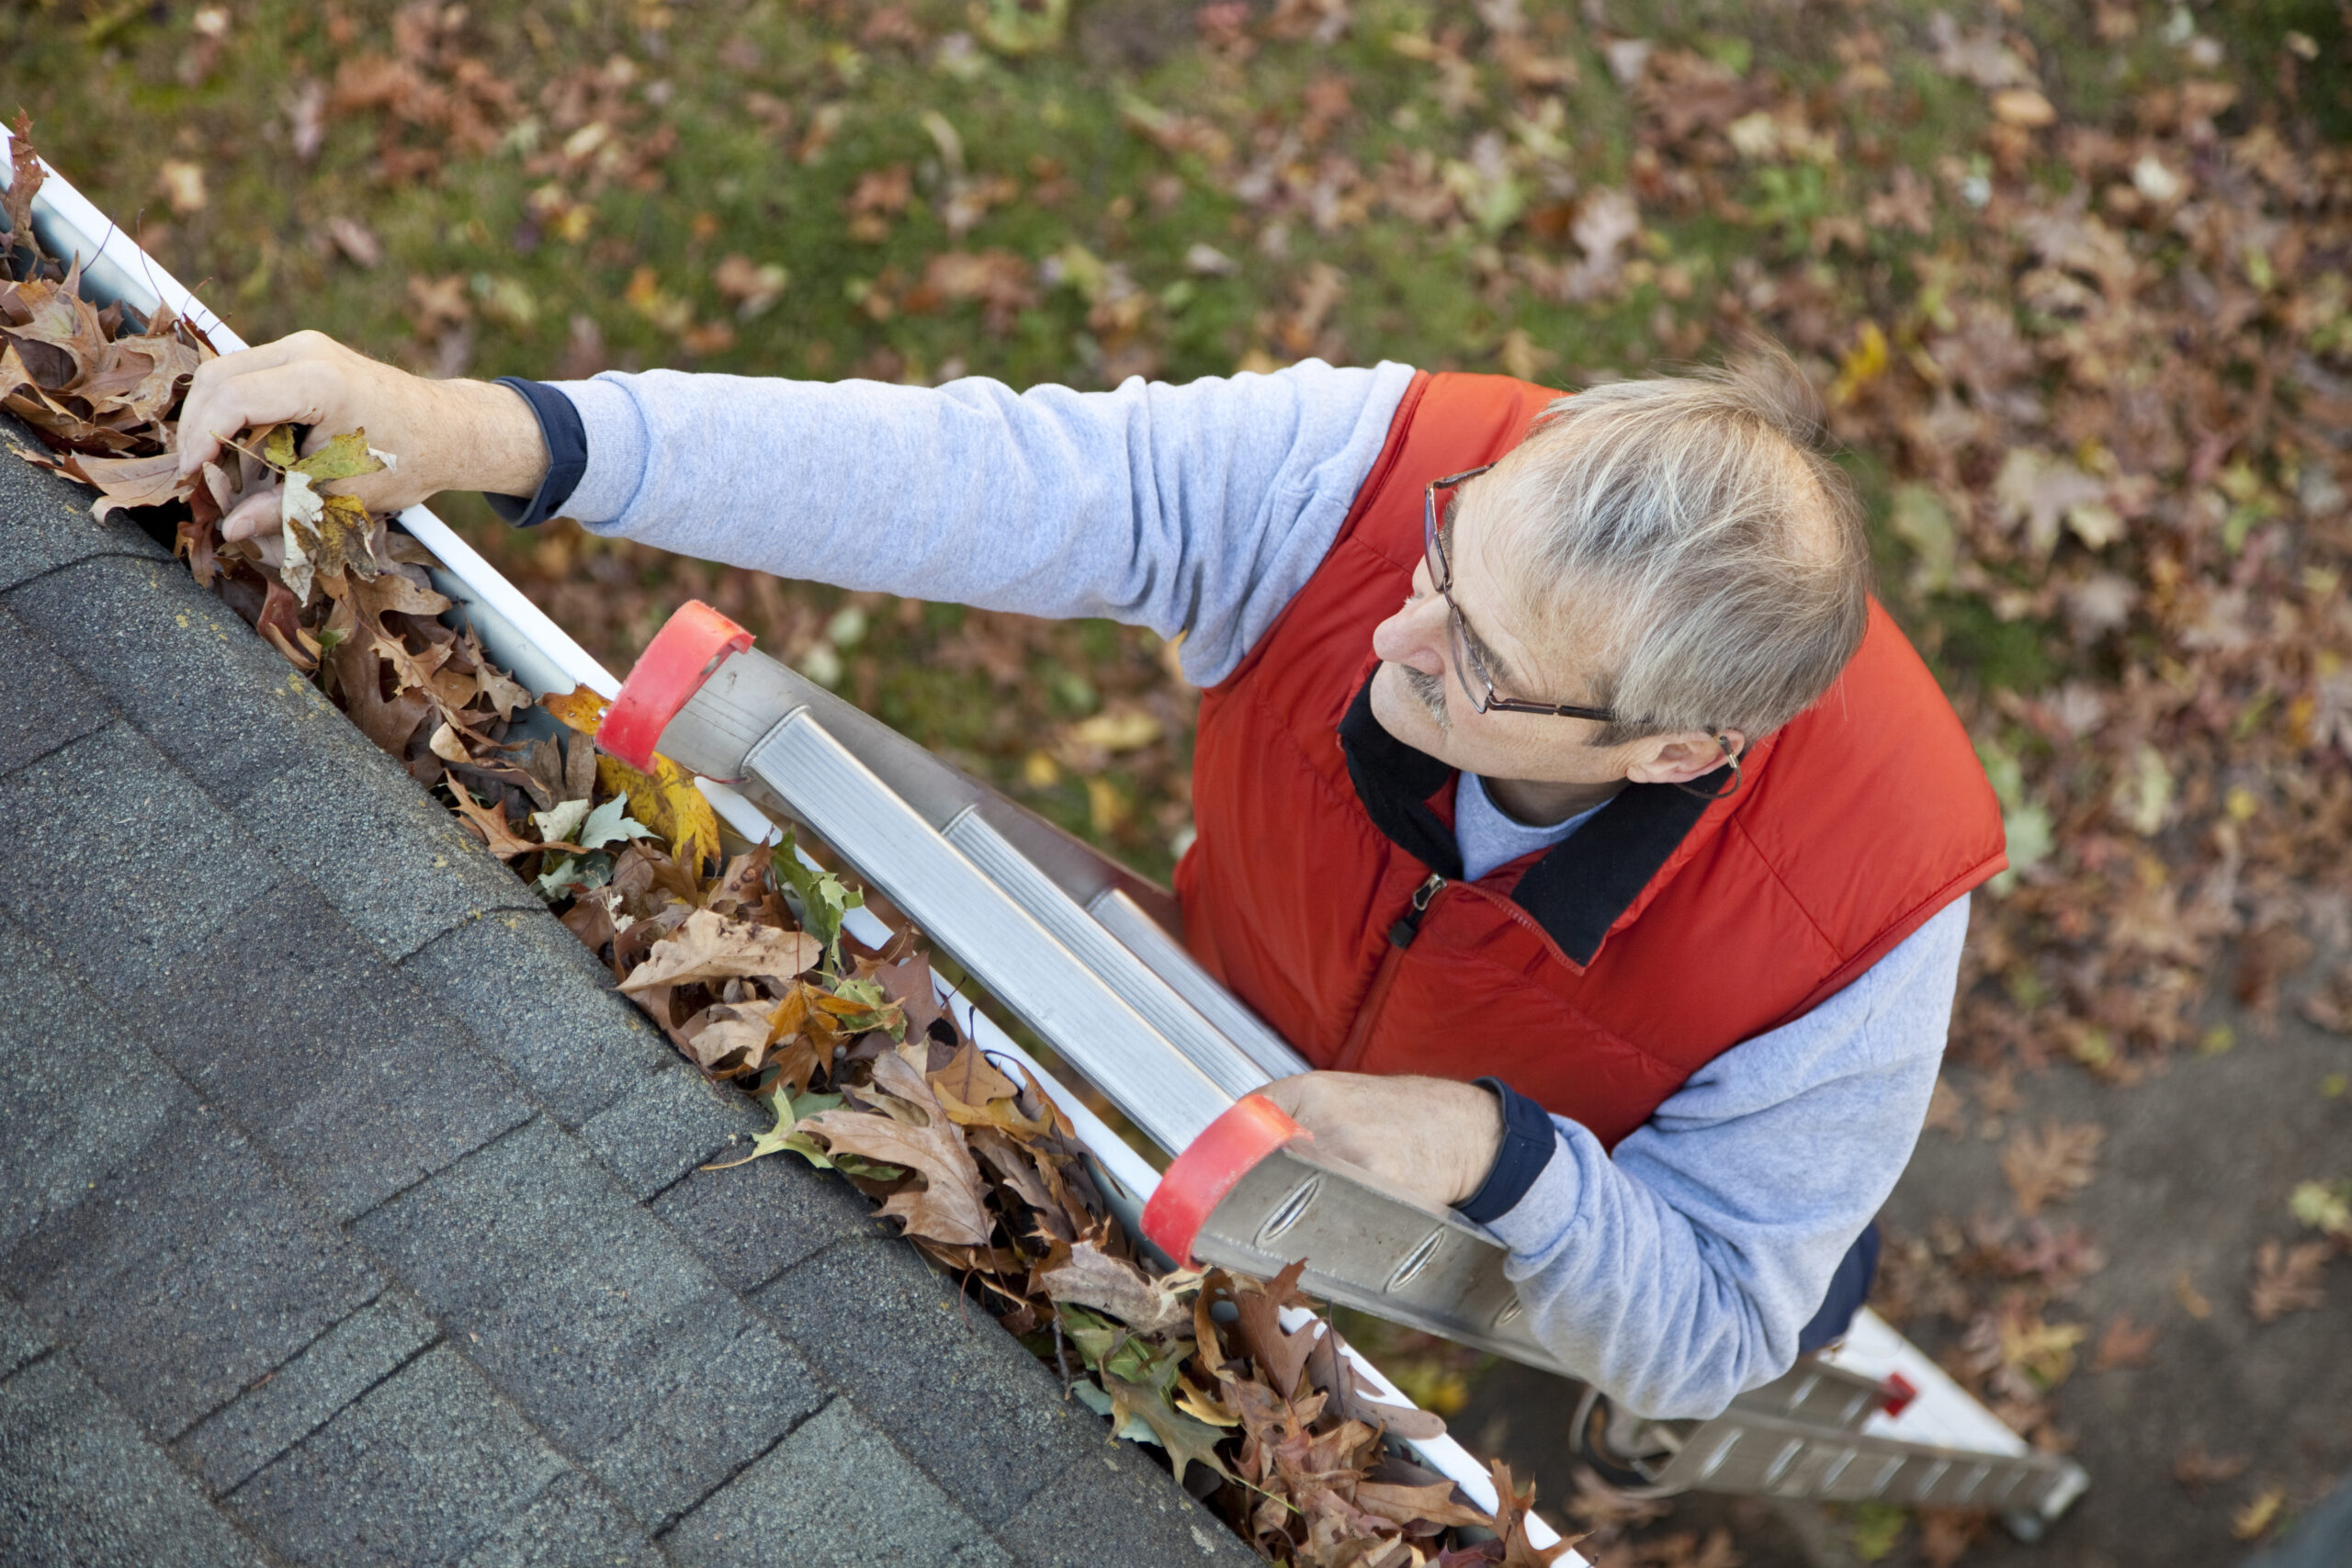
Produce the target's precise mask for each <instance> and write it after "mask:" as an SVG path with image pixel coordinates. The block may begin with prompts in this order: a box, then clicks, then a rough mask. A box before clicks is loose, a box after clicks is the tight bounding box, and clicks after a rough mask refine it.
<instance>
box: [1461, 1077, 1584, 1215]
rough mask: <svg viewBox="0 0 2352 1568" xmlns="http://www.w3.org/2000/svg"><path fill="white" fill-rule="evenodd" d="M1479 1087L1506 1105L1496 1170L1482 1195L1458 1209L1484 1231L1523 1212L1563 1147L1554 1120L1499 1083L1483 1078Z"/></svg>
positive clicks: (1473, 1196)
mask: <svg viewBox="0 0 2352 1568" xmlns="http://www.w3.org/2000/svg"><path fill="white" fill-rule="evenodd" d="M1478 1087H1479V1088H1480V1089H1488V1090H1491V1091H1492V1092H1493V1094H1494V1096H1495V1098H1496V1099H1497V1100H1501V1101H1502V1102H1503V1146H1502V1147H1501V1148H1500V1149H1498V1150H1497V1151H1496V1153H1495V1163H1494V1166H1493V1168H1491V1169H1489V1170H1488V1171H1487V1179H1486V1181H1485V1182H1484V1183H1482V1184H1481V1185H1480V1187H1479V1188H1478V1190H1476V1192H1473V1193H1472V1194H1470V1196H1469V1197H1467V1198H1465V1199H1464V1200H1463V1201H1461V1202H1459V1203H1456V1204H1455V1205H1454V1206H1453V1207H1454V1211H1455V1212H1456V1213H1459V1214H1461V1216H1462V1217H1463V1218H1464V1219H1465V1220H1475V1221H1476V1222H1477V1223H1478V1224H1482V1225H1483V1224H1489V1223H1491V1222H1493V1221H1495V1220H1498V1219H1500V1218H1502V1217H1503V1216H1504V1215H1505V1214H1508V1213H1510V1212H1511V1211H1512V1210H1513V1209H1515V1208H1517V1207H1518V1206H1519V1201H1520V1200H1521V1198H1524V1197H1526V1196H1527V1190H1528V1189H1529V1188H1531V1187H1532V1186H1534V1185H1535V1179H1536V1178H1537V1177H1539V1176H1541V1175H1543V1174H1544V1167H1545V1166H1547V1165H1550V1164H1551V1163H1552V1152H1553V1151H1554V1150H1555V1149H1556V1148H1558V1147H1559V1146H1560V1138H1559V1131H1558V1129H1556V1128H1555V1127H1554V1126H1553V1125H1552V1118H1551V1116H1550V1114H1549V1113H1548V1112H1546V1111H1544V1108H1543V1107H1542V1106H1541V1105H1538V1104H1536V1103H1535V1101H1533V1100H1530V1099H1528V1098H1527V1096H1525V1095H1523V1094H1521V1093H1520V1092H1519V1091H1518V1090H1517V1089H1513V1088H1511V1087H1510V1085H1509V1084H1507V1083H1505V1082H1503V1081H1502V1080H1501V1079H1500V1078H1480V1079H1479V1080H1478Z"/></svg>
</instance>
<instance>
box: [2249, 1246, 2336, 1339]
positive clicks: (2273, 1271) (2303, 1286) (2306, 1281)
mask: <svg viewBox="0 0 2352 1568" xmlns="http://www.w3.org/2000/svg"><path fill="white" fill-rule="evenodd" d="M2334 1252H2335V1247H2334V1246H2333V1245H2332V1244H2330V1243H2328V1242H2324V1241H2298V1242H2292V1243H2287V1244H2284V1245H2282V1244H2281V1243H2279V1242H2278V1241H2277V1240H2275V1239H2274V1240H2267V1241H2265V1242H2264V1243H2263V1244H2262V1245H2261V1246H2260V1247H2256V1249H2255V1254H2254V1281H2253V1283H2252V1284H2251V1285H2250V1286H2248V1287H2247V1291H2246V1306H2247V1309H2248V1310H2249V1311H2251V1312H2252V1313H2253V1314H2254V1321H2255V1322H2256V1323H2275V1322H2277V1321H2278V1319H2279V1318H2282V1317H2284V1316H2286V1315H2287V1314H2289V1313H2290V1312H2317V1311H2318V1310H2319V1309H2320V1308H2322V1307H2324V1306H2325V1305H2326V1304H2327V1290H2326V1287H2325V1286H2324V1285H2323V1284H2322V1283H2321V1282H2320V1275H2321V1271H2322V1270H2324V1269H2325V1268H2326V1267H2327V1260H2328V1258H2329V1256H2330V1255H2331V1254H2333V1253H2334Z"/></svg>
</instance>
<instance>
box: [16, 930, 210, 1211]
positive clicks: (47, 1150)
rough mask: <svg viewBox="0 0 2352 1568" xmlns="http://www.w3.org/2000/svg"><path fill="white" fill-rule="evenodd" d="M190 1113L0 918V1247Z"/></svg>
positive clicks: (168, 1079) (90, 1003) (66, 976)
mask: <svg viewBox="0 0 2352 1568" xmlns="http://www.w3.org/2000/svg"><path fill="white" fill-rule="evenodd" d="M194 1107H195V1101H194V1100H191V1099H190V1098H189V1096H188V1093H187V1089H183V1088H182V1087H181V1086H180V1083H179V1081H178V1080H177V1079H175V1078H174V1077H172V1076H171V1074H169V1073H167V1072H165V1071H164V1068H163V1066H161V1065H160V1064H158V1063H157V1062H156V1060H155V1059H154V1057H153V1056H152V1055H149V1054H148V1052H147V1048H146V1047H145V1046H143V1045H141V1043H139V1042H138V1040H137V1039H136V1038H135V1037H134V1036H133V1035H132V1034H131V1033H130V1031H129V1030H128V1029H127V1028H126V1027H125V1026H124V1025H123V1024H122V1023H121V1022H120V1021H119V1020H117V1019H116V1018H114V1017H113V1015H111V1014H110V1013H108V1012H107V1010H106V1009H105V1007H104V1006H102V1005H101V1004H100V1003H99V1001H98V999H97V998H96V997H94V996H92V995H91V994H90V993H89V992H88V991H87V990H86V989H85V988H84V987H82V985H81V983H80V982H79V981H77V980H75V979H74V976H72V975H71V974H70V973H69V972H68V971H66V970H65V969H64V968H63V966H62V965H61V964H58V963H56V962H55V961H54V959H53V958H52V957H51V954H50V953H49V952H48V951H47V950H46V949H45V948H43V947H42V946H41V944H40V942H36V941H35V940H34V939H33V938H31V937H29V936H28V935H26V934H25V932H24V931H23V930H22V929H21V928H20V927H18V926H17V923H16V922H15V921H13V920H11V919H7V918H6V916H0V1192H6V1194H7V1200H6V1202H5V1203H0V1249H5V1248H6V1247H13V1246H15V1245H16V1244H17V1241H19V1240H21V1239H22V1238H23V1237H24V1236H25V1235H26V1234H27V1233H28V1232H30V1231H33V1230H35V1229H37V1228H39V1227H40V1225H42V1224H47V1223H48V1222H49V1221H50V1220H51V1219H53V1218H54V1217H55V1216H57V1215H58V1214H61V1213H64V1212H65V1211H66V1210H68V1209H71V1208H72V1207H73V1206H74V1204H76V1203H78V1202H80V1201H82V1199H83V1197H84V1195H85V1194H86V1193H87V1192H88V1191H89V1190H90V1188H91V1186H92V1184H94V1183H95V1182H96V1181H98V1180H99V1179H101V1178H103V1177H106V1176H107V1175H109V1174H111V1173H112V1172H114V1171H116V1170H119V1169H120V1168H122V1167H123V1166H124V1165H126V1164H127V1163H129V1162H130V1161H131V1160H133V1159H136V1158H137V1157H138V1156H139V1154H140V1151H141V1150H142V1149H144V1148H145V1147H146V1146H147V1142H148V1140H149V1139H150V1138H152V1137H153V1136H154V1135H155V1134H156V1132H157V1130H158V1129H160V1128H161V1127H163V1126H164V1123H165V1122H169V1121H173V1120H183V1121H184V1120H186V1119H187V1116H188V1115H189V1114H190V1112H191V1111H193V1110H194Z"/></svg>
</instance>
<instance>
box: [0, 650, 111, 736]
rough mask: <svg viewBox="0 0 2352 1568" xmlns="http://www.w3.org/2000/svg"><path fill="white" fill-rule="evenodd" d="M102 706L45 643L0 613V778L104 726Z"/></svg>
mask: <svg viewBox="0 0 2352 1568" xmlns="http://www.w3.org/2000/svg"><path fill="white" fill-rule="evenodd" d="M106 722H107V711H106V705H105V704H104V703H102V702H100V701H99V700H98V698H97V695H96V694H95V693H93V692H92V691H91V690H90V688H89V687H88V686H87V685H86V684H85V683H84V682H83V680H82V678H81V677H80V676H79V675H76V674H75V673H74V668H73V666H71V665H69V664H67V663H66V662H65V661H64V660H62V659H60V658H58V657H57V650H56V649H53V648H51V647H50V646H49V639H48V638H46V637H42V636H41V635H40V633H39V632H37V631H34V630H33V629H32V628H31V627H30V626H26V625H25V624H24V623H23V622H22V621H20V620H18V619H17V617H16V616H14V615H10V614H8V612H7V611H6V610H0V773H11V772H14V771H15V770H16V769H17V768H21V767H23V766H24V765H25V764H26V763H27V762H29V761H32V760H33V759H34V758H36V757H43V756H47V755H48V754H49V753H50V752H51V751H54V750H57V749H58V748H59V747H60V746H62V745H64V744H65V743H66V742H67V741H68V740H71V739H74V738H75V737H76V736H82V735H87V734H89V733H90V731H92V730H94V729H96V728H100V727H102V726H103V725H105V723H106Z"/></svg>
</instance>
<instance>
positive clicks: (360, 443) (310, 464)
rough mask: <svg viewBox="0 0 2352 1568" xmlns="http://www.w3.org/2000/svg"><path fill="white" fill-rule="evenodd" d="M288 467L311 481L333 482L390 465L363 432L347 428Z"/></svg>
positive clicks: (381, 470) (377, 472)
mask: <svg viewBox="0 0 2352 1568" xmlns="http://www.w3.org/2000/svg"><path fill="white" fill-rule="evenodd" d="M287 467H288V468H290V469H291V470H292V471H293V472H295V473H298V474H301V475H304V476H306V477H307V478H308V479H310V480H311V483H313V484H332V483H334V481H335V480H337V479H357V478H358V477H359V476H360V475H362V474H380V473H382V472H383V471H384V469H385V468H388V467H390V465H389V464H387V463H386V462H385V461H384V459H383V457H381V456H380V455H379V454H378V453H377V452H376V451H375V450H374V449H373V448H371V447H370V446H368V433H367V432H366V431H364V430H350V431H345V433H344V434H341V435H338V436H336V437H335V438H334V440H332V441H330V442H328V443H327V444H326V445H325V446H322V447H320V448H319V449H318V450H317V451H315V452H313V453H311V455H310V456H309V457H303V458H300V459H299V460H297V461H295V462H293V463H289V464H288V465H287Z"/></svg>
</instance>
